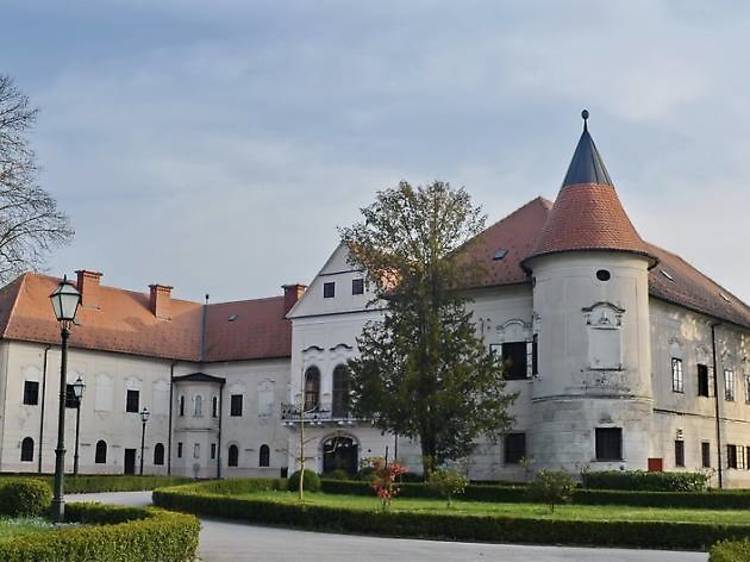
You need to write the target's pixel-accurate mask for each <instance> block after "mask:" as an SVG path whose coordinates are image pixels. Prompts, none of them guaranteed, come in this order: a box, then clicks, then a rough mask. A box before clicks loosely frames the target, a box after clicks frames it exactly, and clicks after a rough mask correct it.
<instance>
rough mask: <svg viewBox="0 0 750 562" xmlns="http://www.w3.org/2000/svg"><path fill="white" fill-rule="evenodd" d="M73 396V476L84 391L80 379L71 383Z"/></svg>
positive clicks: (76, 462) (84, 385) (84, 388)
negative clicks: (74, 418)
mask: <svg viewBox="0 0 750 562" xmlns="http://www.w3.org/2000/svg"><path fill="white" fill-rule="evenodd" d="M72 386H73V394H74V395H75V398H76V449H75V452H74V453H73V474H75V475H77V474H78V441H79V439H78V438H79V436H80V431H81V399H82V398H83V391H84V390H86V383H85V382H83V380H82V379H81V377H78V378H77V379H76V382H74V383H73V385H72Z"/></svg>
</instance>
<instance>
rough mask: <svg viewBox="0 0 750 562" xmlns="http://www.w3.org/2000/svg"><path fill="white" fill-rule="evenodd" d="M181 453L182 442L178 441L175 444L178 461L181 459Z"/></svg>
mask: <svg viewBox="0 0 750 562" xmlns="http://www.w3.org/2000/svg"><path fill="white" fill-rule="evenodd" d="M182 452H183V451H182V441H178V442H177V458H178V459H181V458H182Z"/></svg>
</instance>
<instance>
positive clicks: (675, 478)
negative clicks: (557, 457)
mask: <svg viewBox="0 0 750 562" xmlns="http://www.w3.org/2000/svg"><path fill="white" fill-rule="evenodd" d="M581 478H582V479H583V487H584V488H593V489H597V490H633V491H635V490H637V491H642V492H705V491H706V490H707V489H708V481H709V477H708V475H707V474H704V473H702V472H646V471H645V470H603V471H599V472H583V473H582V474H581Z"/></svg>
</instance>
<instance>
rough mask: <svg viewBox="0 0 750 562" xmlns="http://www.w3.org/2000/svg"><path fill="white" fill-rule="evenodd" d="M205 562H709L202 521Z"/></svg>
mask: <svg viewBox="0 0 750 562" xmlns="http://www.w3.org/2000/svg"><path fill="white" fill-rule="evenodd" d="M69 500H71V501H100V502H105V503H116V504H121V505H148V504H149V503H151V493H150V492H118V493H107V494H83V495H72V496H69ZM201 523H202V530H201V548H200V553H201V560H203V561H204V562H261V561H263V562H321V561H325V562H382V561H383V560H398V561H403V562H475V561H476V562H480V561H481V562H494V561H498V562H500V561H502V562H561V561H568V562H572V561H575V562H594V561H596V562H706V560H708V555H707V554H705V553H700V552H672V551H660V550H627V549H611V548H571V547H562V546H527V545H512V544H480V543H460V542H441V541H426V540H412V539H384V538H380V537H365V536H359V535H336V534H329V533H311V532H307V531H292V530H288V529H275V528H270V527H258V526H254V525H246V524H244V523H235V522H230V521H226V520H216V519H201Z"/></svg>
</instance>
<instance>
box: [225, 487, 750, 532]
mask: <svg viewBox="0 0 750 562" xmlns="http://www.w3.org/2000/svg"><path fill="white" fill-rule="evenodd" d="M236 497H245V498H248V499H263V500H270V501H274V502H279V503H287V504H295V503H297V502H298V498H297V496H296V494H295V493H292V492H284V491H269V492H256V493H250V494H241V495H238V496H236ZM305 504H306V505H320V506H327V507H346V508H348V509H356V510H362V511H375V510H379V509H380V502H379V501H378V500H377V498H375V497H367V496H345V495H334V494H323V493H311V492H305ZM390 510H391V511H393V512H402V511H403V512H412V513H419V512H430V513H450V514H453V515H466V516H476V517H482V516H506V517H508V516H510V517H516V518H535V519H536V518H542V519H561V520H570V521H576V520H580V521H584V520H585V521H670V522H685V523H717V524H726V525H750V511H746V510H727V509H723V510H711V509H675V508H652V507H631V506H621V505H610V506H599V505H560V506H557V507H556V508H555V511H554V513H550V511H549V508H548V507H547V506H545V505H543V504H538V503H489V502H475V501H460V500H454V501H453V507H452V508H450V509H449V508H448V507H447V506H446V503H445V501H442V500H437V499H421V498H398V497H397V498H396V499H395V500H394V501H393V504H392V505H391V508H390Z"/></svg>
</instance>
